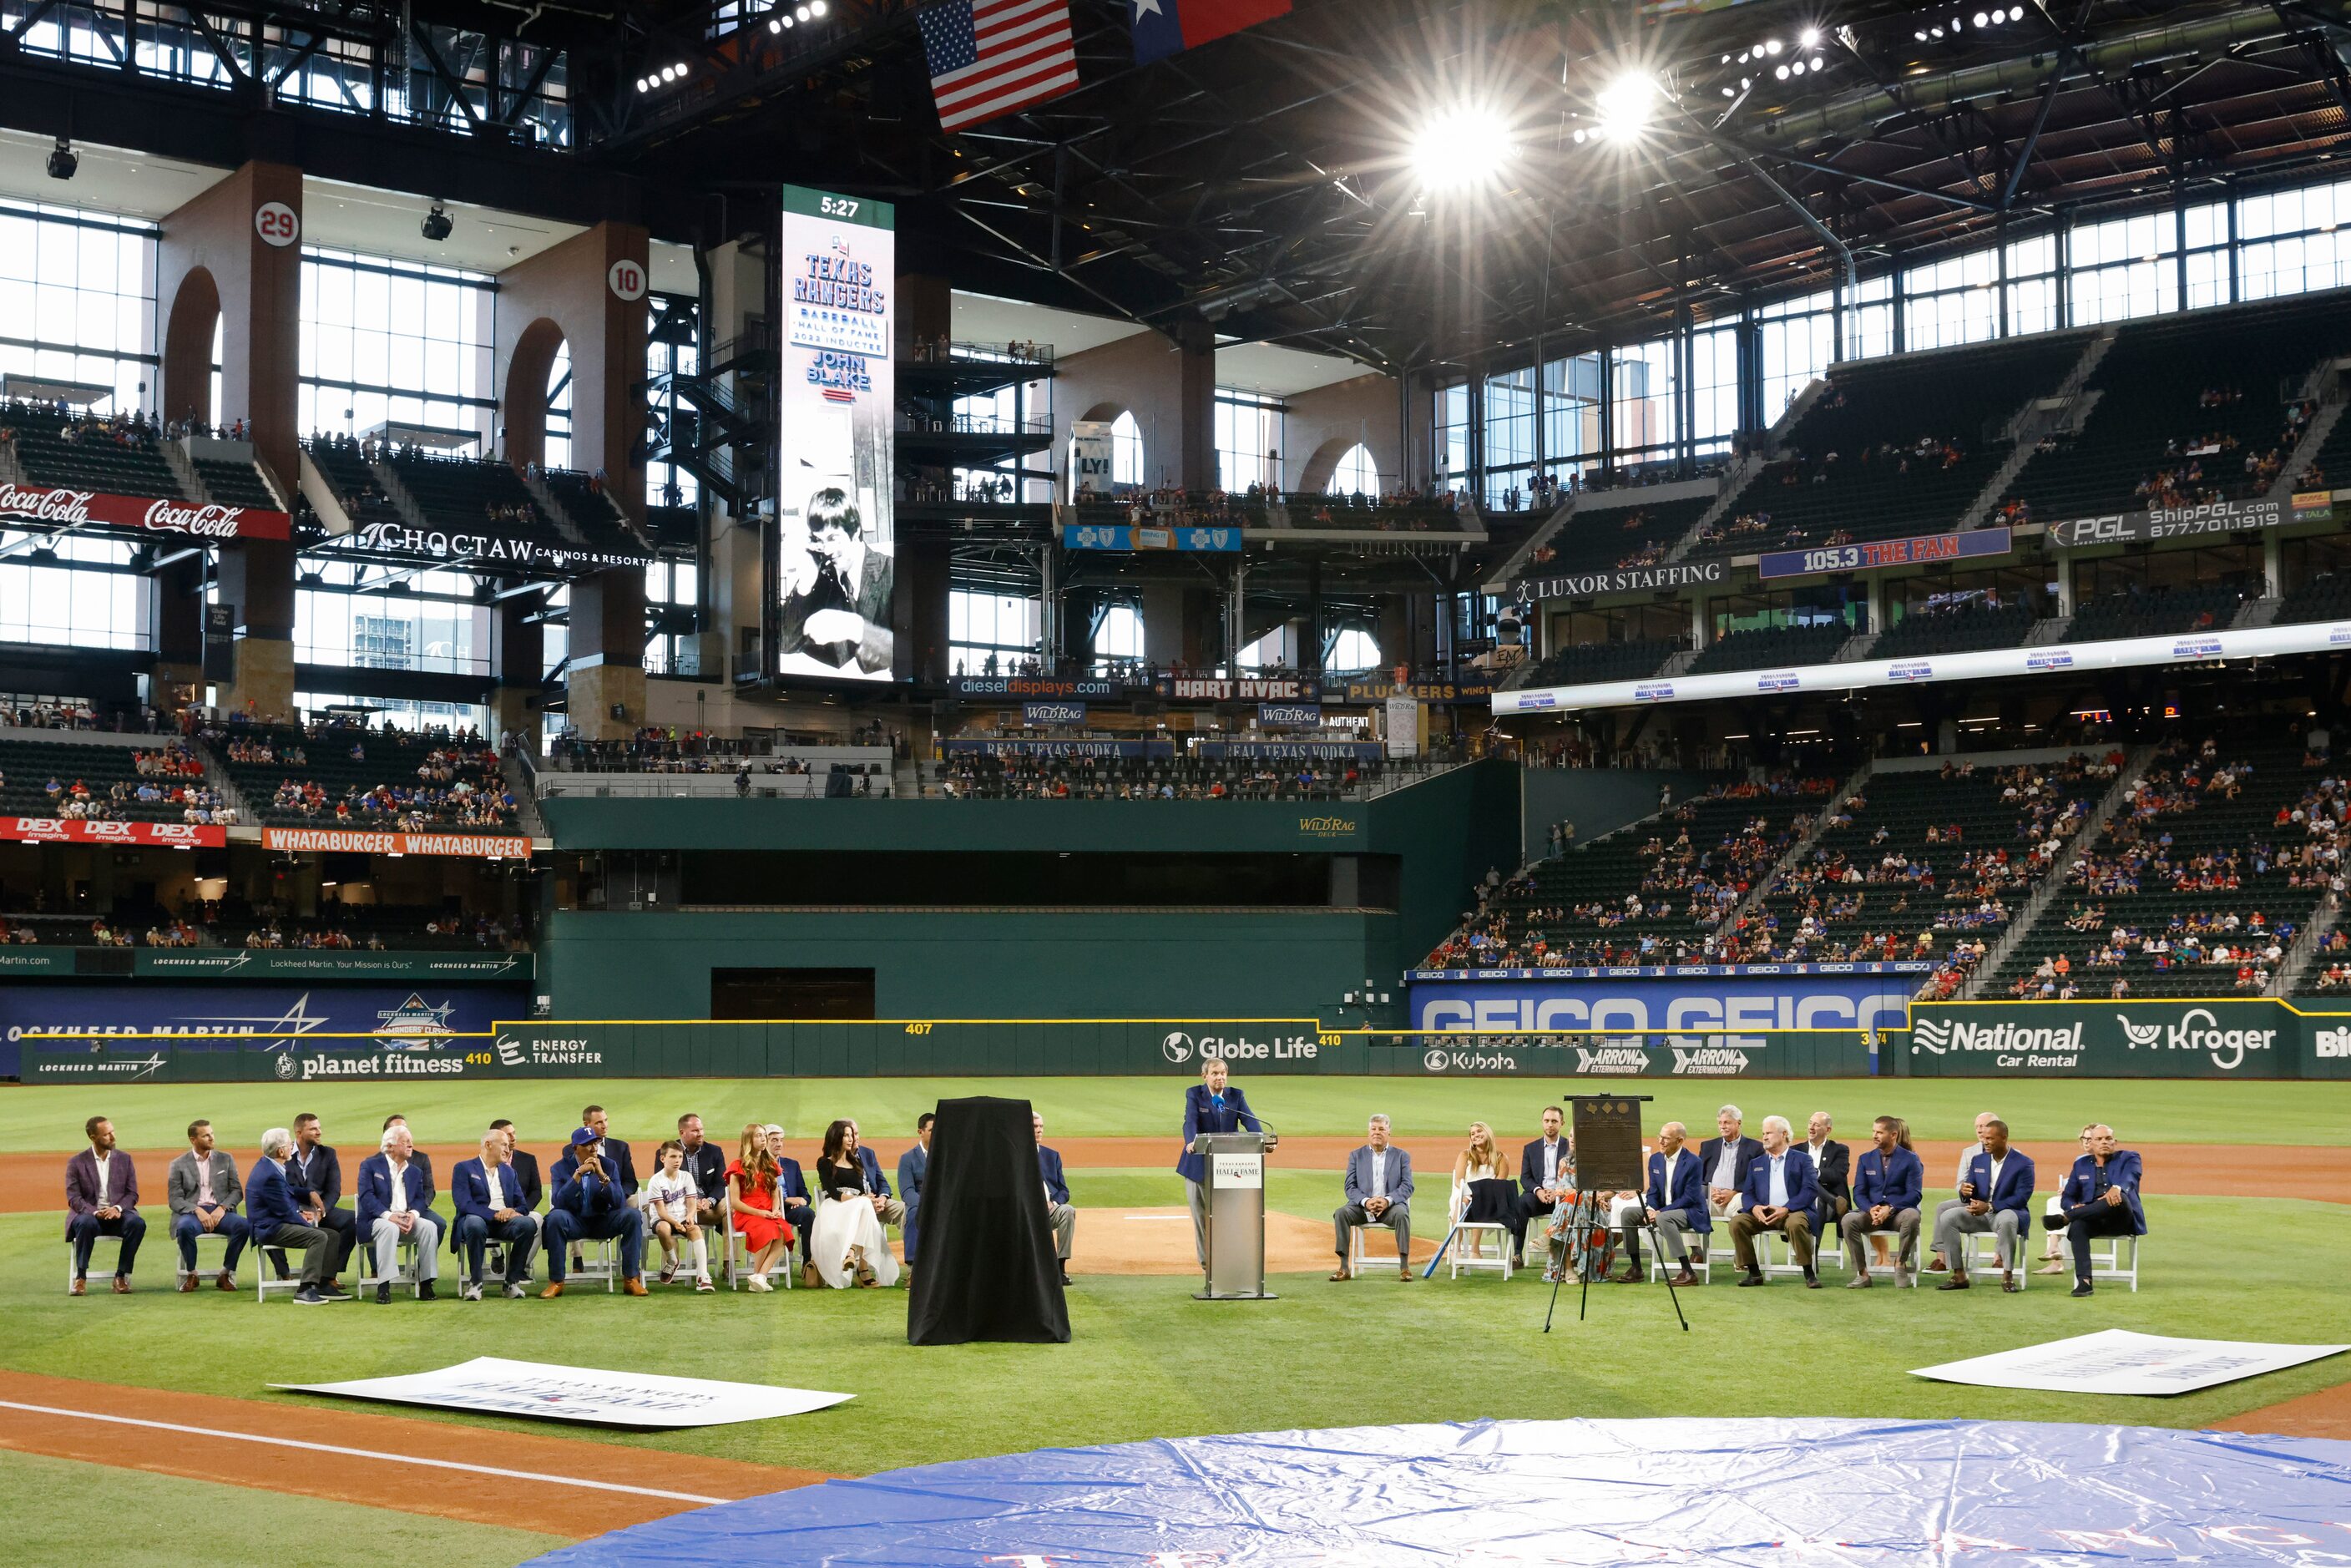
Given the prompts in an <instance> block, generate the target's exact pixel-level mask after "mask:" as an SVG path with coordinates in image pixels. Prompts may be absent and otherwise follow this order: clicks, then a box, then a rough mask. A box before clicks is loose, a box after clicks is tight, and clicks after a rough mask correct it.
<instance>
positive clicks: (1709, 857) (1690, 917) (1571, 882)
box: [1429, 778, 1834, 967]
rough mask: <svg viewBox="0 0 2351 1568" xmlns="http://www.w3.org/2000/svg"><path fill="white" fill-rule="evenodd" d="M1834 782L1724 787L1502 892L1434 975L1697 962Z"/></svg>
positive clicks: (1451, 944)
mask: <svg viewBox="0 0 2351 1568" xmlns="http://www.w3.org/2000/svg"><path fill="white" fill-rule="evenodd" d="M1832 789H1834V782H1833V781H1832V780H1829V779H1802V780H1799V779H1787V778H1782V779H1774V780H1773V781H1772V782H1771V784H1770V785H1769V786H1758V785H1753V784H1739V785H1735V786H1725V787H1722V788H1720V789H1717V790H1715V791H1712V792H1710V793H1708V795H1706V796H1703V797H1701V798H1699V799H1698V800H1690V801H1687V802H1685V803H1682V804H1679V805H1676V806H1673V807H1671V808H1669V809H1668V810H1666V811H1665V812H1664V813H1663V814H1662V815H1660V816H1657V817H1653V818H1648V819H1646V820H1644V821H1639V822H1636V823H1635V824H1633V825H1632V826H1631V827H1628V828H1624V829H1621V830H1619V831H1616V832H1614V833H1611V834H1608V835H1606V836H1605V837H1603V838H1600V839H1597V840H1594V841H1593V842H1591V843H1588V844H1578V845H1576V846H1574V847H1573V848H1571V849H1570V850H1568V851H1567V852H1566V853H1564V854H1561V855H1554V856H1552V858H1550V859H1548V860H1544V861H1540V862H1536V863H1535V864H1534V865H1533V866H1531V867H1530V868H1528V870H1527V871H1526V872H1524V873H1520V875H1518V876H1514V877H1512V878H1511V879H1510V881H1508V882H1506V883H1503V884H1502V885H1501V887H1500V888H1499V889H1498V890H1496V891H1495V893H1494V894H1493V895H1492V896H1491V897H1490V898H1489V900H1488V901H1487V904H1486V907H1485V909H1484V910H1483V911H1482V912H1480V913H1479V914H1478V915H1472V916H1471V917H1470V918H1469V920H1468V922H1467V923H1465V925H1463V927H1462V928H1461V930H1459V931H1458V932H1456V933H1455V934H1454V935H1453V936H1451V937H1449V938H1447V941H1446V942H1445V944H1444V945H1443V946H1439V947H1438V948H1437V951H1436V952H1434V953H1432V954H1431V955H1430V956H1429V962H1430V964H1431V965H1433V966H1437V967H1464V966H1500V967H1542V966H1545V965H1551V966H1562V965H1564V966H1578V965H1590V964H1611V963H1614V964H1631V963H1670V962H1676V961H1698V960H1699V959H1701V958H1702V956H1703V954H1704V952H1705V945H1706V942H1707V939H1708V936H1710V935H1711V934H1712V932H1713V930H1714V928H1715V926H1716V925H1718V924H1719V922H1720V921H1721V920H1722V919H1723V917H1724V916H1725V915H1728V914H1729V911H1730V909H1731V908H1732V907H1734V906H1735V905H1736V904H1737V903H1738V902H1739V900H1740V897H1741V896H1743V895H1744V894H1745V893H1746V892H1747V891H1748V889H1749V888H1750V886H1751V885H1752V883H1753V882H1754V880H1755V879H1756V878H1758V877H1760V876H1761V875H1762V874H1763V873H1764V872H1765V871H1767V870H1768V869H1770V867H1771V864H1772V862H1774V861H1776V860H1778V859H1779V858H1780V856H1782V854H1784V853H1785V852H1787V850H1788V848H1789V847H1790V845H1792V843H1793V842H1794V841H1795V838H1796V829H1797V820H1798V819H1799V818H1802V817H1808V816H1809V815H1811V814H1812V813H1813V812H1814V811H1817V810H1820V808H1821V806H1822V805H1823V802H1824V801H1825V800H1826V799H1827V797H1828V795H1829V793H1830V791H1831V790H1832Z"/></svg>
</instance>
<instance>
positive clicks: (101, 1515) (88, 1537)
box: [0, 1450, 564, 1568]
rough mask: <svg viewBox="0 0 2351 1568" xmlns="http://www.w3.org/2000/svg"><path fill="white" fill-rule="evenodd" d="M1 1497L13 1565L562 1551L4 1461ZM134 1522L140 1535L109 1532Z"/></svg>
mask: <svg viewBox="0 0 2351 1568" xmlns="http://www.w3.org/2000/svg"><path fill="white" fill-rule="evenodd" d="M0 1497H5V1498H7V1499H8V1500H9V1501H8V1502H7V1503H5V1504H0V1518H5V1521H6V1526H7V1531H8V1545H7V1549H6V1552H5V1558H6V1560H7V1561H8V1562H10V1563H93V1562H103V1563H106V1564H107V1568H187V1565H188V1564H189V1563H212V1562H220V1561H223V1560H227V1561H236V1560H240V1559H242V1557H243V1555H244V1552H245V1551H246V1550H251V1551H252V1552H254V1555H255V1558H256V1559H257V1560H266V1562H268V1563H270V1564H271V1568H343V1565H344V1564H346V1563H350V1562H352V1561H354V1560H355V1559H358V1558H360V1557H366V1558H380V1559H381V1560H382V1561H384V1562H388V1563H431V1564H433V1568H507V1564H509V1563H521V1562H525V1561H527V1560H528V1559H530V1558H533V1557H536V1556H538V1554H539V1553H540V1552H552V1551H553V1550H555V1548H557V1547H559V1546H561V1545H563V1544H564V1542H561V1541H559V1540H557V1539H556V1538H555V1537H553V1536H551V1535H540V1534H538V1532H537V1531H528V1530H499V1529H496V1528H493V1527H492V1526H489V1525H484V1524H466V1523H463V1522H461V1521H455V1520H445V1519H432V1518H428V1517H426V1516H424V1515H422V1514H414V1513H402V1512H400V1511H397V1510H395V1509H388V1508H369V1507H367V1506H365V1505H363V1504H360V1503H349V1502H328V1501H325V1500H321V1499H319V1498H308V1497H288V1496H287V1495H286V1494H284V1493H282V1492H269V1491H258V1490H252V1489H250V1488H246V1487H235V1486H222V1485H219V1484H216V1483H214V1482H211V1481H194V1480H183V1479H180V1478H179V1477H177V1476H155V1475H149V1474H148V1473H147V1472H145V1471H144V1470H122V1469H114V1468H112V1467H111V1466H108V1465H86V1464H80V1463H77V1462H76V1461H74V1460H71V1459H50V1458H41V1457H39V1456H37V1455H34V1454H12V1453H8V1452H5V1450H0ZM134 1520H135V1521H141V1523H142V1527H141V1528H135V1529H134V1528H121V1527H120V1526H119V1525H118V1524H110V1523H109V1522H108V1521H134ZM263 1542H266V1543H267V1544H266V1546H265V1545H263V1544H262V1543H263Z"/></svg>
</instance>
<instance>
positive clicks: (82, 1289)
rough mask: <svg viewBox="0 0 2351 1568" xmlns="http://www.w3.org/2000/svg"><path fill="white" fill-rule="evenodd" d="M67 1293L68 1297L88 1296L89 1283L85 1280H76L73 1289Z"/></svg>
mask: <svg viewBox="0 0 2351 1568" xmlns="http://www.w3.org/2000/svg"><path fill="white" fill-rule="evenodd" d="M67 1293H68V1295H75V1296H86V1295H88V1294H89V1281H86V1280H76V1281H74V1282H73V1289H72V1290H71V1291H68V1292H67Z"/></svg>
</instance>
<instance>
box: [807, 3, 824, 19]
mask: <svg viewBox="0 0 2351 1568" xmlns="http://www.w3.org/2000/svg"><path fill="white" fill-rule="evenodd" d="M809 15H810V16H814V17H817V18H818V19H820V20H821V19H822V18H823V16H824V0H809Z"/></svg>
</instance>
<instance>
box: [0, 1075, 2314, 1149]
mask: <svg viewBox="0 0 2351 1568" xmlns="http://www.w3.org/2000/svg"><path fill="white" fill-rule="evenodd" d="M1186 1082H1189V1078H1188V1076H1187V1075H1186V1074H1183V1073H1181V1072H1177V1071H1170V1072H1169V1074H1168V1075H1167V1076H1166V1077H1164V1078H1023V1079H1008V1078H948V1079H939V1078H925V1079H897V1078H834V1079H774V1080H770V1079H740V1078H708V1079H677V1080H667V1079H619V1080H604V1081H587V1080H581V1081H567V1082H547V1081H544V1080H529V1081H512V1082H471V1083H465V1082H454V1083H423V1082H418V1083H317V1084H298V1085H287V1084H278V1083H222V1084H188V1085H173V1084H155V1083H112V1084H103V1085H98V1084H89V1085H85V1084H71V1085H47V1084H44V1085H37V1086H31V1087H19V1088H15V1089H9V1090H5V1091H0V1149H14V1150H50V1151H60V1152H62V1151H69V1150H72V1149H75V1148H78V1147H79V1146H80V1145H81V1127H82V1123H83V1121H84V1120H85V1119H86V1118H87V1117H89V1116H90V1115H92V1114H94V1113H104V1114H106V1115H109V1116H110V1117H112V1118H113V1119H114V1124H115V1131H116V1133H117V1134H118V1136H120V1139H121V1140H122V1143H123V1145H124V1146H125V1147H128V1148H143V1149H160V1148H175V1147H177V1146H179V1145H180V1144H181V1143H182V1142H183V1133H184V1132H185V1130H186V1127H187V1124H188V1122H189V1120H190V1119H191V1118H192V1117H195V1116H205V1117H209V1118H210V1119H211V1120H212V1121H213V1122H214V1124H216V1125H217V1128H218V1130H219V1133H220V1134H221V1138H222V1142H223V1143H224V1145H226V1146H228V1147H231V1148H234V1149H235V1150H237V1151H238V1153H239V1155H240V1157H244V1156H246V1155H249V1154H250V1153H251V1152H252V1149H253V1146H254V1145H255V1144H256V1141H257V1139H258V1137H259V1135H260V1134H261V1132H262V1130H263V1129H264V1128H266V1127H269V1126H273V1125H284V1124H287V1123H290V1122H291V1121H292V1120H293V1118H294V1116H295V1114H296V1113H298V1112H302V1111H312V1112H316V1113H318V1114H319V1116H320V1117H322V1118H324V1119H325V1122H326V1124H327V1126H328V1129H329V1132H328V1138H329V1142H331V1143H335V1144H338V1145H341V1146H343V1147H346V1148H349V1147H350V1146H352V1145H358V1146H360V1147H361V1148H365V1147H366V1146H367V1145H370V1144H371V1143H372V1141H373V1138H374V1134H375V1133H376V1130H377V1129H378V1128H379V1127H380V1126H381V1124H382V1122H383V1118H384V1116H385V1115H386V1114H387V1113H390V1112H392V1111H398V1112H400V1113H402V1114H404V1115H406V1116H407V1117H408V1119H409V1124H410V1125H411V1126H413V1128H415V1130H416V1133H417V1135H418V1137H419V1138H420V1139H421V1140H423V1141H424V1142H427V1143H461V1142H464V1141H465V1140H466V1139H468V1138H470V1137H472V1136H474V1135H475V1134H476V1133H477V1132H478V1130H479V1129H480V1128H482V1127H484V1126H486V1124H488V1123H489V1122H490V1120H491V1119H492V1118H493V1117H497V1116H507V1117H510V1118H512V1119H513V1121H514V1122H515V1124H516V1125H517V1126H518V1127H519V1128H520V1129H521V1130H522V1133H523V1136H524V1138H525V1139H526V1141H528V1142H530V1143H534V1144H559V1143H560V1142H561V1141H562V1140H563V1138H564V1136H565V1135H566V1134H569V1132H570V1131H571V1129H572V1128H573V1127H574V1126H576V1125H578V1124H579V1120H580V1107H581V1106H582V1105H585V1104H587V1103H590V1102H591V1101H593V1102H596V1103H601V1104H602V1105H604V1106H606V1107H607V1108H608V1109H609V1110H610V1112H611V1118H612V1129H613V1131H614V1132H615V1133H617V1134H620V1135H621V1136H622V1137H625V1138H629V1139H632V1140H643V1139H651V1138H662V1137H667V1136H670V1135H671V1134H673V1133H674V1129H675V1127H676V1124H677V1117H678V1113H680V1112H683V1111H689V1110H690V1111H695V1112H698V1113H701V1115H702V1116H703V1118H704V1120H705V1125H706V1126H707V1128H708V1130H709V1132H710V1134H711V1136H712V1137H714V1138H715V1139H716V1140H718V1141H720V1142H721V1143H731V1142H732V1140H733V1136H734V1134H735V1132H736V1131H737V1130H738V1129H739V1128H740V1127H741V1126H742V1125H743V1124H744V1123H746V1122H747V1121H750V1120H752V1119H754V1118H755V1117H756V1118H758V1119H759V1120H762V1121H775V1122H780V1123H782V1124H784V1125H785V1127H787V1128H788V1129H789V1131H790V1133H791V1134H792V1135H793V1136H794V1137H795V1138H812V1137H814V1136H815V1135H816V1134H819V1133H820V1132H821V1131H822V1129H823V1126H824V1124H825V1123H826V1122H828V1121H830V1120H831V1119H832V1118H833V1117H835V1116H852V1117H855V1118H856V1119H857V1121H858V1123H859V1124H860V1125H861V1126H862V1127H863V1128H864V1130H865V1132H866V1134H867V1135H868V1136H869V1137H898V1136H903V1135H904V1134H905V1133H907V1132H909V1131H911V1130H912V1129H913V1127H914V1118H915V1116H916V1115H917V1114H918V1113H921V1112H923V1111H926V1110H928V1109H930V1108H931V1107H932V1106H933V1105H934V1104H935V1103H937V1102H938V1101H940V1100H942V1099H949V1098H953V1097H956V1096H958V1095H967V1094H1000V1095H1007V1096H1014V1097H1019V1098H1025V1099H1028V1100H1030V1101H1032V1102H1034V1103H1035V1104H1036V1106H1037V1108H1038V1109H1039V1110H1040V1111H1041V1112H1043V1113H1044V1114H1045V1117H1046V1120H1047V1122H1048V1123H1049V1124H1050V1135H1051V1136H1054V1137H1061V1138H1080V1137H1115V1136H1135V1135H1159V1134H1165V1135H1167V1136H1168V1137H1169V1138H1170V1139H1171V1143H1170V1147H1169V1151H1168V1157H1169V1159H1170V1160H1171V1162H1172V1160H1173V1159H1174V1157H1175V1150H1174V1146H1173V1143H1172V1139H1173V1136H1174V1134H1175V1131H1176V1128H1177V1127H1178V1125H1179V1124H1180V1123H1181V1120H1182V1116H1183V1103H1184V1102H1183V1092H1184V1087H1185V1085H1186ZM1237 1082H1240V1083H1242V1084H1243V1085H1244V1086H1245V1087H1246V1088H1247V1090H1248V1092H1249V1103H1250V1104H1251V1105H1253V1106H1254V1107H1256V1108H1257V1110H1258V1111H1259V1112H1260V1113H1262V1114H1263V1115H1264V1117H1265V1119H1266V1121H1267V1122H1268V1124H1270V1125H1271V1126H1272V1127H1273V1128H1274V1130H1275V1131H1276V1132H1278V1133H1283V1134H1301V1135H1311V1134H1359V1133H1361V1132H1362V1131H1363V1130H1364V1119H1365V1117H1366V1116H1367V1115H1369V1114H1370V1113H1372V1112H1374V1111H1384V1112H1386V1113H1388V1114H1389V1115H1390V1116H1391V1117H1393V1118H1394V1119H1395V1129H1396V1134H1397V1136H1398V1138H1399V1139H1401V1140H1405V1141H1406V1142H1409V1141H1411V1140H1413V1139H1416V1138H1442V1139H1446V1140H1448V1141H1449V1140H1451V1139H1453V1138H1455V1137H1457V1136H1458V1134H1460V1133H1461V1131H1462V1129H1463V1128H1464V1127H1465V1126H1466V1125H1467V1124H1468V1123H1469V1122H1470V1121H1471V1120H1472V1119H1473V1118H1474V1119H1480V1120H1484V1121H1487V1122H1490V1123H1492V1124H1493V1125H1494V1127H1495V1129H1496V1131H1497V1132H1498V1133H1499V1134H1501V1135H1502V1136H1503V1138H1504V1139H1505V1140H1506V1141H1508V1140H1510V1139H1514V1138H1515V1139H1521V1140H1522V1139H1524V1138H1528V1137H1531V1136H1533V1135H1535V1134H1536V1132H1537V1131H1538V1126H1537V1121H1538V1116H1539V1113H1540V1112H1541V1108H1542V1107H1543V1106H1544V1105H1546V1104H1548V1103H1552V1102H1553V1101H1555V1100H1559V1099H1562V1098H1563V1097H1564V1096H1566V1095H1569V1094H1599V1093H1609V1092H1616V1093H1638V1094H1650V1095H1654V1096H1656V1104H1654V1105H1652V1106H1650V1107H1649V1108H1648V1117H1647V1120H1648V1123H1649V1124H1650V1125H1652V1126H1654V1125H1656V1124H1657V1123H1658V1122H1660V1121H1663V1120H1665V1119H1667V1118H1668V1117H1676V1118H1679V1119H1680V1120H1682V1121H1685V1122H1687V1123H1689V1124H1690V1125H1691V1126H1692V1127H1693V1129H1698V1128H1711V1127H1712V1125H1713V1123H1714V1113H1715V1108H1716V1107H1717V1106H1719V1105H1720V1104H1722V1103H1724V1102H1725V1101H1731V1102H1735V1103H1738V1104H1739V1105H1740V1106H1741V1107H1742V1108H1743V1109H1744V1110H1745V1111H1746V1112H1747V1113H1748V1116H1749V1118H1750V1125H1751V1124H1753V1123H1755V1122H1758V1121H1760V1120H1761V1117H1762V1116H1763V1114H1765V1113H1769V1112H1777V1113H1781V1114H1782V1115H1786V1116H1788V1117H1789V1118H1790V1119H1791V1120H1792V1121H1794V1122H1795V1123H1796V1124H1797V1125H1798V1126H1799V1127H1801V1126H1802V1124H1803V1123H1802V1118H1803V1116H1804V1115H1805V1113H1809V1112H1812V1111H1815V1110H1825V1111H1827V1112H1829V1113H1831V1114H1833V1115H1834V1117H1835V1118H1836V1121H1837V1124H1838V1125H1839V1126H1840V1127H1842V1128H1845V1129H1847V1130H1849V1131H1852V1130H1857V1129H1861V1128H1864V1127H1865V1126H1866V1125H1867V1124H1868V1122H1869V1119H1870V1118H1871V1117H1872V1116H1876V1115H1878V1114H1881V1113H1888V1112H1890V1113H1895V1114H1898V1115H1903V1116H1907V1117H1908V1118H1909V1119H1910V1124H1911V1128H1912V1130H1913V1132H1914V1133H1915V1134H1917V1135H1918V1136H1920V1137H1927V1138H1937V1137H1940V1138H1959V1137H1963V1136H1965V1135H1967V1134H1968V1130H1969V1127H1970V1124H1971V1123H1972V1122H1973V1120H1974V1117H1975V1113H1977V1112H1978V1111H1980V1110H1984V1109H1991V1110H1995V1111H1998V1112H1999V1113H2001V1114H2002V1115H2004V1116H2005V1117H2006V1118H2007V1119H2008V1122H2009V1124H2010V1125H2011V1129H2012V1131H2013V1133H2014V1135H2015V1136H2016V1137H2017V1138H2018V1139H2019V1140H2020V1141H2022V1142H2026V1143H2043V1142H2056V1143H2060V1144H2062V1145H2067V1146H2070V1145H2072V1144H2073V1141H2074V1134H2075V1132H2076V1131H2077V1130H2078V1129H2079V1128H2080V1127H2081V1125H2082V1124H2083V1123H2084V1122H2085V1121H2089V1120H2092V1119H2095V1120H2098V1121H2103V1122H2109V1123H2112V1124H2114V1125H2115V1127H2116V1130H2117V1131H2118V1132H2120V1133H2121V1134H2122V1136H2123V1138H2124V1140H2125V1141H2126V1143H2137V1144H2147V1143H2219V1144H2283V1145H2301V1146H2304V1147H2307V1146H2310V1145H2336V1146H2340V1145H2346V1144H2351V1081H2346V1082H2323V1083H2320V1082H2311V1083H2304V1082H2261V1081H2257V1080H2246V1081H2243V1082H2210V1081H2209V1080H2173V1079H2105V1080H2097V1081H2073V1082H2064V1081H2050V1080H2035V1081H2030V1082H2024V1081H2000V1080H1974V1081H1967V1082H1955V1081H1953V1080H1949V1079H1830V1080H1815V1081H1773V1080H1762V1079H1757V1080H1749V1081H1737V1082H1723V1081H1719V1080H1716V1081H1692V1080H1687V1079H1669V1078H1666V1079H1643V1080H1632V1081H1600V1080H1593V1079H1572V1078H1571V1079H1530V1080H1520V1081H1511V1080H1507V1079H1496V1078H1479V1079H1428V1078H1283V1077H1272V1076H1268V1077H1254V1076H1249V1075H1247V1074H1242V1075H1239V1076H1238V1079H1237Z"/></svg>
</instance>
